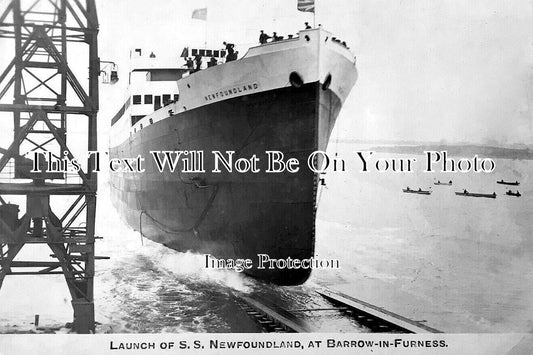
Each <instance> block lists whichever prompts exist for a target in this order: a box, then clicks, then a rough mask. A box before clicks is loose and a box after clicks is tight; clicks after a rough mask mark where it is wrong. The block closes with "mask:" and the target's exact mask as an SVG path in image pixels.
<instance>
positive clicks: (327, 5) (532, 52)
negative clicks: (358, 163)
mask: <svg viewBox="0 0 533 355" xmlns="http://www.w3.org/2000/svg"><path fill="white" fill-rule="evenodd" d="M97 5H98V10H99V19H100V28H101V31H100V37H99V41H100V56H101V57H102V59H110V60H111V59H112V60H116V61H117V62H120V63H121V64H123V65H121V68H120V71H121V72H122V71H123V70H125V72H127V66H128V64H127V55H128V51H129V48H133V47H142V48H150V50H154V51H155V52H156V53H162V54H165V55H168V54H172V53H175V54H174V55H176V54H177V53H178V52H179V51H181V48H183V46H184V45H186V44H191V45H203V43H204V42H205V40H206V39H207V43H208V47H209V48H211V47H213V48H215V47H220V46H221V42H222V41H223V40H228V41H230V42H233V43H236V44H237V46H238V49H240V52H241V53H244V52H245V48H246V47H247V46H250V45H253V44H254V43H256V41H257V37H258V33H259V30H261V29H264V30H265V31H266V32H268V33H271V32H272V31H277V32H278V33H280V34H288V33H295V32H296V31H297V30H299V29H301V28H302V27H303V22H305V21H309V22H310V23H312V22H313V15H312V14H311V13H302V12H298V11H297V10H296V0H268V1H267V0H248V1H242V0H241V1H237V0H213V1H211V0H205V1H185V0H183V1H180V0H172V1H164V2H163V1H145V0H113V1H98V0H97ZM202 7H207V21H205V22H204V21H201V20H193V19H191V14H192V11H193V10H194V9H196V8H202ZM315 17H316V18H315V24H316V25H318V23H321V24H322V26H323V27H324V28H325V29H327V30H330V31H332V32H333V33H334V34H335V35H336V36H337V37H339V38H342V39H343V40H346V42H347V43H348V45H349V46H350V47H351V49H352V51H353V52H354V54H355V55H356V56H357V64H358V70H359V80H358V82H357V83H356V85H355V87H354V89H353V90H352V93H351V94H350V96H349V98H348V100H347V102H346V104H345V107H344V108H343V111H342V112H341V115H340V117H339V120H338V123H337V127H336V129H337V130H338V132H334V136H335V137H339V138H351V139H362V140H395V141H428V142H448V143H458V142H468V143H492V144H498V145H510V144H531V143H533V123H532V120H533V2H532V1H531V0H513V1H503V0H502V1H494V0H483V1H481V0H469V1H463V0H436V1H429V0H424V1H422V0H399V1H389V0H387V1H385V0H328V1H325V0H317V3H316V13H315ZM176 57H177V55H176ZM118 87H119V86H117V87H115V88H113V89H114V90H115V91H116V89H117V88H118ZM102 90H103V92H105V90H106V88H103V89H102ZM102 105H103V106H105V103H104V102H102ZM117 106H118V105H114V107H115V108H116V107H117ZM103 108H104V107H103Z"/></svg>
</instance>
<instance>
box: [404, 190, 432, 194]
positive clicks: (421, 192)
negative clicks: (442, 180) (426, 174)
mask: <svg viewBox="0 0 533 355" xmlns="http://www.w3.org/2000/svg"><path fill="white" fill-rule="evenodd" d="M403 192H405V193H406V194H418V195H431V191H417V190H407V189H403Z"/></svg>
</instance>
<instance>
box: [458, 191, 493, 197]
mask: <svg viewBox="0 0 533 355" xmlns="http://www.w3.org/2000/svg"><path fill="white" fill-rule="evenodd" d="M455 194H456V195H458V196H465V197H486V198H496V194H478V193H471V192H467V193H464V192H456V193H455Z"/></svg>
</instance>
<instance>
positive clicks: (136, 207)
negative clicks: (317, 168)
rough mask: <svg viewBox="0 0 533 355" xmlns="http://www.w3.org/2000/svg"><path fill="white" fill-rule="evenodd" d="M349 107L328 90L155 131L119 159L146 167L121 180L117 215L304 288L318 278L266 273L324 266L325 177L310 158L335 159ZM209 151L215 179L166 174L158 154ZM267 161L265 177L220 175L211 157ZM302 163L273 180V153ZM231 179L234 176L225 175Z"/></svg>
mask: <svg viewBox="0 0 533 355" xmlns="http://www.w3.org/2000/svg"><path fill="white" fill-rule="evenodd" d="M340 108H341V101H340V100H339V98H338V97H337V96H336V95H335V94H334V93H333V92H332V91H330V90H323V89H322V88H321V86H320V85H319V83H311V84H306V85H304V86H303V87H301V88H293V87H288V88H282V89H277V90H272V91H267V92H262V93H257V94H253V95H248V96H244V97H238V98H234V99H229V100H226V101H222V102H218V103H213V104H210V105H206V106H202V107H200V108H197V109H194V110H190V111H186V112H183V113H180V114H178V115H175V116H173V117H170V118H168V119H165V120H162V121H159V122H156V123H154V124H152V125H150V126H148V127H145V128H144V129H142V130H141V131H140V132H138V133H137V134H135V135H134V136H133V137H131V138H130V139H129V140H128V141H126V142H124V143H123V144H121V145H119V146H117V147H115V148H111V151H110V154H111V157H113V158H114V157H136V156H137V155H139V154H140V155H141V156H142V157H144V158H145V159H146V162H145V168H146V171H145V172H144V173H135V174H131V173H130V174H126V173H124V174H121V173H113V174H111V191H112V192H111V194H112V200H113V203H114V205H115V206H116V208H117V209H118V210H119V212H121V214H122V215H124V216H125V218H126V220H127V222H128V223H129V224H130V225H131V226H133V227H134V228H135V229H139V228H140V229H141V231H142V233H143V235H144V236H146V237H148V238H149V239H152V240H154V241H156V242H159V243H163V244H165V245H166V246H168V247H170V248H173V249H177V250H180V251H187V250H190V251H194V252H198V253H208V254H211V255H213V256H215V257H217V258H225V259H227V258H231V259H252V260H253V263H254V267H253V268H252V269H250V270H246V271H245V272H246V273H248V274H250V275H252V276H254V277H257V278H261V279H265V280H269V281H272V282H275V283H278V284H285V285H292V284H299V283H302V282H304V281H305V280H306V279H307V278H308V277H309V274H310V269H292V270H289V269H273V270H270V269H262V270H260V269H257V268H256V266H257V254H268V255H269V256H270V257H271V258H272V259H286V258H288V257H290V258H293V259H308V258H310V257H313V256H314V245H315V199H316V186H317V180H318V177H317V175H316V174H314V173H313V172H311V171H310V169H308V168H307V163H306V162H307V157H308V155H309V154H310V153H312V152H313V151H316V150H324V151H325V150H326V145H327V141H328V139H329V136H330V133H331V129H332V128H333V125H334V123H335V120H336V117H337V115H338V113H339V110H340ZM151 150H157V151H163V150H171V151H174V150H201V151H204V154H205V159H204V160H205V171H206V172H205V173H195V174H193V173H180V172H178V171H176V172H174V173H170V172H168V171H167V172H164V173H159V171H157V170H156V166H155V164H154V163H153V159H152V158H151V156H150V154H149V151H151ZM213 150H218V151H222V152H224V151H236V152H235V159H237V158H240V157H246V158H249V157H250V156H251V155H253V154H257V156H258V157H259V158H260V161H259V164H258V168H259V169H260V171H261V172H260V173H257V174H253V173H243V174H241V173H236V172H233V173H226V172H222V173H219V174H214V173H212V172H211V171H212V169H213V167H214V166H213V161H214V159H213V156H212V154H211V152H212V151H213ZM269 150H278V151H282V152H283V153H284V154H285V157H286V159H287V158H288V157H295V158H297V159H298V160H299V161H300V170H299V171H298V172H297V173H287V172H285V173H279V174H272V173H270V174H269V173H265V170H266V155H265V151H269ZM223 171H224V170H223Z"/></svg>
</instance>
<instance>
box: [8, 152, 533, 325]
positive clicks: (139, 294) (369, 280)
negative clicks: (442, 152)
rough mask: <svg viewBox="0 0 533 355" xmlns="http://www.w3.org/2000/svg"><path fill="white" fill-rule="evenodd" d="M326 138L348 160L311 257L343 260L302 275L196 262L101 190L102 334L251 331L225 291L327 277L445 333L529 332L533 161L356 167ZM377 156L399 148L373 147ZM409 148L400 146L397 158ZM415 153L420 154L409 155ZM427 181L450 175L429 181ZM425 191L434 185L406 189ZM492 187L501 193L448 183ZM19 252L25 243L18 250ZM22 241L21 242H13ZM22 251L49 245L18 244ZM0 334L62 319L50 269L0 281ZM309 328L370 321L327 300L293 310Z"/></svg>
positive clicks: (323, 203) (330, 179)
mask: <svg viewBox="0 0 533 355" xmlns="http://www.w3.org/2000/svg"><path fill="white" fill-rule="evenodd" d="M361 149H364V147H362V146H360V145H354V144H342V145H336V152H337V153H338V154H339V156H340V157H342V158H344V159H345V160H346V163H347V171H345V172H336V173H333V172H330V173H328V174H326V182H327V186H326V187H325V188H323V189H322V191H321V193H320V194H321V197H320V208H319V211H318V217H317V254H318V255H319V256H320V257H321V258H336V259H339V262H340V266H341V268H340V270H330V269H323V270H314V271H313V274H312V276H311V278H310V280H309V281H308V282H306V284H305V285H302V286H299V287H279V286H274V285H266V284H263V283H261V282H258V281H256V280H253V279H251V278H248V277H246V276H244V275H242V274H240V273H236V272H233V271H220V270H211V269H209V270H206V269H204V268H203V257H202V256H201V255H195V254H192V253H180V252H177V251H175V250H171V249H168V248H166V247H164V246H162V245H159V244H156V243H153V242H151V241H150V240H146V239H145V240H144V241H143V244H141V238H140V235H139V233H138V232H135V231H133V230H131V229H130V228H128V227H126V226H125V225H124V224H122V222H120V219H119V217H118V216H117V214H116V212H115V211H114V209H113V208H112V207H111V205H110V202H109V200H108V196H109V192H108V191H109V190H108V188H107V185H105V184H102V186H101V188H100V190H99V199H98V212H97V213H98V216H97V217H98V219H97V221H98V222H97V235H99V236H102V237H103V238H104V239H103V240H101V241H98V243H97V255H107V256H110V257H111V259H110V260H101V261H97V271H96V277H95V304H96V310H97V313H96V320H97V321H98V322H99V324H98V326H97V331H98V332H100V333H124V332H126V333H127V332H133V333H137V332H146V333H151V332H157V333H159V332H255V331H259V329H258V328H257V326H256V325H255V324H254V323H253V322H251V321H250V319H249V318H248V316H247V315H246V314H244V312H242V311H240V309H239V308H238V306H237V304H236V303H235V293H244V294H246V295H251V296H254V295H259V296H261V297H263V298H266V299H268V300H270V301H273V302H275V303H277V304H278V305H280V306H283V307H284V308H286V309H300V310H301V309H309V308H323V307H331V305H330V304H329V303H328V302H327V301H325V300H323V299H322V298H321V297H320V296H319V295H318V294H316V292H315V291H314V290H315V289H316V287H317V286H329V287H332V288H334V289H337V290H340V291H342V292H344V293H347V294H349V295H351V296H353V297H356V298H359V299H361V300H363V301H367V302H370V303H373V304H376V305H378V306H381V307H384V308H386V309H388V310H391V311H393V312H397V313H399V314H402V315H405V316H408V317H410V318H413V319H416V320H426V321H427V323H426V324H428V325H429V326H433V327H435V328H437V329H441V330H444V331H448V332H523V331H531V330H532V328H533V327H532V323H531V320H532V319H533V318H532V315H533V305H532V304H531V302H530V295H531V294H532V291H533V289H532V288H533V287H532V286H533V282H532V281H533V274H532V271H531V270H533V265H532V263H533V258H532V256H533V243H532V242H531V240H530V236H531V235H533V233H532V232H533V231H532V227H531V222H530V221H531V219H532V218H533V212H532V208H531V206H533V203H532V202H533V201H532V198H533V197H532V196H533V191H532V190H533V188H532V187H531V179H530V176H531V173H532V172H533V162H531V161H521V160H506V159H502V160H497V161H496V164H497V166H496V170H495V172H493V173H491V174H428V173H423V172H422V167H419V168H415V169H414V172H413V173H400V174H396V173H375V172H368V173H361V172H359V171H358V170H359V165H357V164H355V163H356V162H357V160H356V159H355V155H354V151H356V150H361ZM378 156H383V157H392V156H401V155H398V154H393V153H380V154H379V155H378ZM403 157H405V156H403ZM417 158H419V159H422V157H421V156H419V157H417ZM435 178H437V179H439V180H441V181H448V180H453V182H454V185H453V186H451V187H449V186H434V185H433V181H434V179H435ZM502 178H503V179H512V180H515V179H518V180H519V181H521V185H520V186H519V190H520V192H521V193H522V194H523V197H520V198H515V197H508V196H505V195H504V194H503V193H504V191H505V189H506V187H504V186H501V185H496V184H495V182H496V180H500V179H502ZM405 186H410V187H412V188H418V187H422V188H429V187H431V189H432V190H433V194H432V195H431V196H420V195H411V194H409V195H408V194H403V193H402V192H401V189H402V187H405ZM463 188H467V189H468V190H469V191H485V192H490V193H491V192H493V191H496V192H497V193H498V198H497V199H495V200H492V199H482V198H481V199H480V198H465V197H460V196H455V194H454V191H456V190H457V191H459V190H462V189H463ZM25 249H26V247H25ZM23 250H24V249H23ZM24 253H26V256H28V257H35V255H41V256H46V255H48V254H49V252H46V251H45V252H42V251H34V250H31V249H27V250H24ZM0 304H1V305H2V308H1V309H0V331H2V332H5V331H10V332H13V331H17V330H19V331H20V330H29V329H32V328H33V324H32V322H33V315H34V314H40V316H41V324H43V325H56V324H58V325H62V324H64V323H66V322H69V321H71V317H72V315H71V314H72V309H71V306H70V296H69V294H68V290H67V289H66V285H65V283H64V280H63V279H62V277H60V276H48V277H42V278H37V277H9V276H8V277H7V278H6V281H5V283H4V287H3V289H2V292H0ZM300 313H301V314H302V315H303V316H304V318H307V319H308V320H310V322H311V324H313V325H314V326H315V327H316V330H317V331H323V332H338V331H341V332H361V331H366V329H363V328H361V327H359V326H358V325H356V324H355V322H354V321H353V320H351V319H347V318H345V317H343V316H342V315H341V314H340V313H338V312H336V311H320V312H316V311H315V312H310V311H301V312H300Z"/></svg>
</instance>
